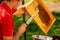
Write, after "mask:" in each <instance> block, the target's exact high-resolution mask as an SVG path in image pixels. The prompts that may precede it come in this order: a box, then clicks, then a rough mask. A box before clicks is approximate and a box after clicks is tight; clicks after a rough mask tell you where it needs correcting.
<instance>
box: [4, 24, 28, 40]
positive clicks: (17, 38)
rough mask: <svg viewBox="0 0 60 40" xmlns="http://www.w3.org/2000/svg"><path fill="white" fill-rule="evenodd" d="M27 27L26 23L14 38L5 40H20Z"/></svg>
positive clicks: (10, 37)
mask: <svg viewBox="0 0 60 40" xmlns="http://www.w3.org/2000/svg"><path fill="white" fill-rule="evenodd" d="M26 27H27V25H26V24H25V23H24V24H22V25H21V26H20V27H19V28H18V31H17V33H16V34H15V35H14V36H4V37H3V40H19V37H20V36H21V35H22V34H23V33H24V32H25V30H26Z"/></svg>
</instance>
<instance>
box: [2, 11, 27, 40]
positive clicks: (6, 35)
mask: <svg viewBox="0 0 60 40" xmlns="http://www.w3.org/2000/svg"><path fill="white" fill-rule="evenodd" d="M26 26H27V25H26V24H22V25H21V26H20V27H19V28H18V31H17V33H16V34H15V36H13V32H14V22H13V18H12V15H10V14H9V13H8V12H6V11H4V12H2V35H3V40H18V39H19V37H20V36H21V34H22V33H24V31H25V30H26Z"/></svg>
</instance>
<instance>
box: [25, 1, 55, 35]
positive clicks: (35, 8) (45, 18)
mask: <svg viewBox="0 0 60 40" xmlns="http://www.w3.org/2000/svg"><path fill="white" fill-rule="evenodd" d="M26 10H27V11H28V13H29V14H30V16H31V15H34V21H35V22H36V23H37V25H38V26H39V28H40V29H41V30H42V31H43V32H44V33H45V34H47V32H48V31H49V29H50V28H51V26H52V24H53V23H54V22H55V20H56V19H55V17H54V16H53V15H52V13H51V12H50V11H49V9H48V8H47V7H46V5H45V4H44V3H43V2H42V1H41V0H34V1H32V2H31V4H29V5H28V6H27V7H26Z"/></svg>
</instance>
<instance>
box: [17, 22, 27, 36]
mask: <svg viewBox="0 0 60 40" xmlns="http://www.w3.org/2000/svg"><path fill="white" fill-rule="evenodd" d="M26 27H27V25H26V24H25V23H23V24H22V25H21V26H19V28H18V32H19V34H20V35H21V34H23V33H24V32H25V30H26Z"/></svg>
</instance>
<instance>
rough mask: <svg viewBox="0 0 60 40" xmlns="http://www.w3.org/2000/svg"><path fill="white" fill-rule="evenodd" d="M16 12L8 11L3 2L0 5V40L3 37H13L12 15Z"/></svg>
mask: <svg viewBox="0 0 60 40" xmlns="http://www.w3.org/2000/svg"><path fill="white" fill-rule="evenodd" d="M15 11H16V10H14V11H13V10H12V9H10V8H9V7H8V6H7V5H6V4H5V3H4V2H2V3H1V5H0V40H2V39H3V36H13V31H14V21H13V18H12V13H13V12H15Z"/></svg>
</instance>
